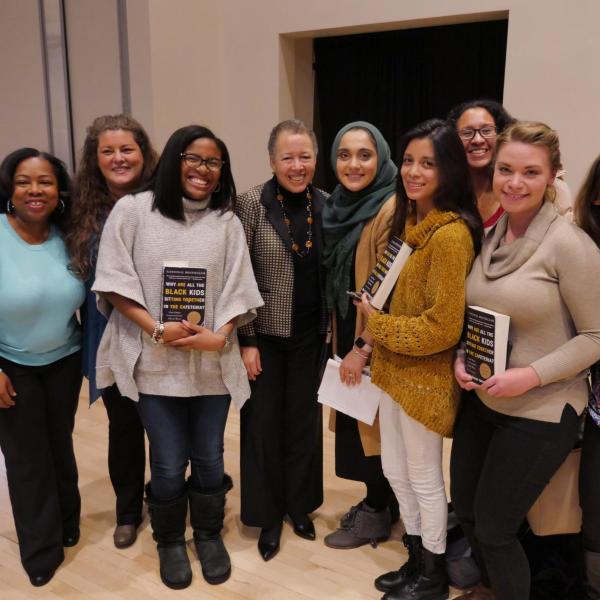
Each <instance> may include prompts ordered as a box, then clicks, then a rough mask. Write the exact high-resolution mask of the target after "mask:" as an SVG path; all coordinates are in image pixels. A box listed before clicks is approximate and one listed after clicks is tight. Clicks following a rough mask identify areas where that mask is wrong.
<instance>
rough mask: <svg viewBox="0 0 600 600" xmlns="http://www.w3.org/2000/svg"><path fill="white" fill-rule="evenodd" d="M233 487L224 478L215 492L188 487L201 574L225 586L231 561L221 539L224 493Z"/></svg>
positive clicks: (213, 582) (191, 519)
mask: <svg viewBox="0 0 600 600" xmlns="http://www.w3.org/2000/svg"><path fill="white" fill-rule="evenodd" d="M232 487H233V482H232V481H231V477H229V475H227V474H226V475H225V477H224V478H223V483H222V485H221V487H219V488H217V489H216V490H209V491H198V490H194V489H193V488H192V487H191V486H189V491H188V494H189V497H190V521H191V524H192V528H193V529H194V544H195V546H196V552H197V553H198V559H199V560H200V565H201V566H202V575H203V576H204V579H206V581H207V582H208V583H212V584H217V583H223V582H224V581H227V580H228V579H229V576H230V575H231V561H230V560H229V554H228V553H227V549H226V548H225V544H224V543H223V540H222V539H221V529H223V519H224V518H225V494H226V493H227V492H228V491H229V490H230V489H231V488H232Z"/></svg>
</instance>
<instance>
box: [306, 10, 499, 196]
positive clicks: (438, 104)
mask: <svg viewBox="0 0 600 600" xmlns="http://www.w3.org/2000/svg"><path fill="white" fill-rule="evenodd" d="M507 31H508V20H500V21H485V22H480V23H467V24H461V25H444V26H438V27H425V28H419V29H404V30H399V31H388V32H382V33H368V34H358V35H347V36H341V37H329V38H317V39H315V42H314V54H315V106H314V115H315V117H314V118H315V123H314V127H315V132H316V133H317V138H318V141H319V147H320V148H321V152H322V154H321V160H320V161H319V165H318V169H317V173H316V177H315V181H316V183H317V185H319V186H320V187H323V188H324V189H326V190H328V191H331V190H333V188H334V187H335V185H336V183H337V180H336V178H335V175H334V173H333V171H332V169H331V165H330V160H329V154H330V151H331V144H332V142H333V139H334V137H335V134H336V133H337V132H338V130H339V129H340V128H341V127H342V126H343V125H345V124H346V123H349V122H351V121H357V120H363V121H369V122H370V123H373V125H375V126H376V127H378V128H379V129H380V130H381V132H382V133H383V136H384V137H385V138H386V140H387V141H388V143H389V144H390V148H391V149H392V158H393V159H394V161H395V162H396V163H397V158H398V157H397V156H396V146H397V141H398V139H399V137H400V136H401V135H402V133H404V132H405V131H407V130H408V129H409V128H410V127H412V126H414V125H416V124H417V123H419V122H421V121H423V120H425V119H429V118H431V117H441V118H444V117H445V116H446V114H447V112H448V111H449V110H450V108H452V107H453V106H454V105H455V104H458V103H459V102H462V101H464V100H470V99H473V98H480V97H483V98H491V99H494V100H498V101H499V102H502V94H503V89H504V65H505V60H506V35H507Z"/></svg>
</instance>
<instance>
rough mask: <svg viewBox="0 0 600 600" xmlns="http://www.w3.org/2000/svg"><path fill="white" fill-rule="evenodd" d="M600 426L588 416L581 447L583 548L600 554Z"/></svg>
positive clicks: (580, 478)
mask: <svg viewBox="0 0 600 600" xmlns="http://www.w3.org/2000/svg"><path fill="white" fill-rule="evenodd" d="M599 474H600V426H598V425H596V423H594V421H593V419H592V418H591V417H590V416H589V415H587V416H586V419H585V430H584V432H583V444H582V447H581V471H580V474H579V500H580V503H581V509H582V512H583V527H582V530H581V531H582V534H583V547H584V548H585V549H586V550H590V551H591V552H600V479H598V476H599Z"/></svg>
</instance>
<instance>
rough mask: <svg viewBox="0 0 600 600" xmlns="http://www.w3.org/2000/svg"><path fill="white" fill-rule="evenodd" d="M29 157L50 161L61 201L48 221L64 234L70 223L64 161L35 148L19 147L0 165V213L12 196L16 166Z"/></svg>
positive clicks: (69, 183) (68, 191) (67, 178)
mask: <svg viewBox="0 0 600 600" xmlns="http://www.w3.org/2000/svg"><path fill="white" fill-rule="evenodd" d="M29 158H42V159H44V160H46V161H48V162H49V163H50V166H51V167H52V171H53V173H54V176H55V177H56V182H57V184H58V197H59V200H61V201H62V208H61V207H60V206H59V207H58V208H57V209H56V210H55V211H54V212H53V213H52V214H51V215H50V221H51V222H52V223H55V224H56V226H57V227H58V228H59V229H60V231H61V233H62V234H63V235H64V234H65V233H66V232H67V231H68V230H69V229H70V225H71V223H72V220H71V218H70V217H71V191H72V190H71V178H70V177H69V173H68V172H67V167H66V166H65V163H63V161H62V160H60V159H59V158H56V156H54V155H52V154H49V153H48V152H42V151H41V150H38V149H37V148H19V149H18V150H15V151H14V152H11V153H10V154H9V155H8V156H7V157H6V158H5V159H4V160H3V161H2V164H1V165H0V213H6V212H8V211H7V204H8V201H9V200H10V199H11V198H12V195H13V192H14V189H15V185H14V177H15V171H16V170H17V167H18V166H19V165H20V164H21V163H22V162H23V161H24V160H27V159H29Z"/></svg>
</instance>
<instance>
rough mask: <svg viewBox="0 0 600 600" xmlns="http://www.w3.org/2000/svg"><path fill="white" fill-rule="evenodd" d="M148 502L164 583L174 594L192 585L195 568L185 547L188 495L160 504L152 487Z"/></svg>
mask: <svg viewBox="0 0 600 600" xmlns="http://www.w3.org/2000/svg"><path fill="white" fill-rule="evenodd" d="M146 501H147V503H148V513H149V515H150V523H151V525H152V531H153V533H152V537H153V538H154V540H155V541H156V548H157V550H158V559H159V562H160V578H161V579H162V582H163V583H164V584H165V585H166V586H167V587H170V588H173V589H174V590H180V589H183V588H186V587H188V586H189V585H190V583H192V568H191V566H190V559H189V558H188V555H187V548H186V546H185V518H186V516H187V504H188V499H187V494H183V495H182V496H180V497H179V498H176V499H175V500H168V501H161V500H156V499H155V498H153V497H152V494H151V492H150V484H148V485H147V486H146Z"/></svg>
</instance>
